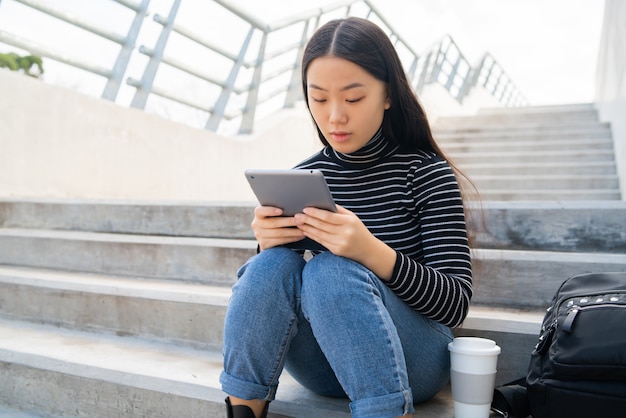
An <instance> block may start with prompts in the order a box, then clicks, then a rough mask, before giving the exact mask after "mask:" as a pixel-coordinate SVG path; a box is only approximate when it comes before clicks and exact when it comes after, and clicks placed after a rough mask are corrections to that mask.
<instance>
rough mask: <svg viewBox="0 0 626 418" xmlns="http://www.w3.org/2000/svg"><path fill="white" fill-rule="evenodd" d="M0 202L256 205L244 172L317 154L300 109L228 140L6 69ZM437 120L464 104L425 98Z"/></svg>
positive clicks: (440, 92)
mask: <svg viewBox="0 0 626 418" xmlns="http://www.w3.org/2000/svg"><path fill="white" fill-rule="evenodd" d="M0 92H1V93H0V197H38V198H88V199H117V200H119V199H132V200H185V201H190V200H191V201H254V200H255V199H254V195H253V194H252V193H251V192H250V190H249V187H248V184H247V183H246V181H245V178H244V176H243V171H244V170H245V169H246V168H289V167H291V166H293V165H295V164H296V163H298V162H299V161H301V160H303V159H304V158H306V157H308V156H309V155H311V154H313V153H314V152H316V151H317V150H319V148H320V146H321V145H320V143H319V141H318V139H317V136H316V134H315V131H314V129H313V125H312V122H311V120H310V117H309V115H308V113H307V111H306V109H305V108H304V106H303V105H301V106H300V107H298V108H296V109H289V110H282V111H280V112H278V113H276V114H274V115H272V116H270V117H268V118H265V119H263V120H261V121H260V122H259V123H258V124H257V125H256V127H255V134H254V135H250V136H241V137H224V136H221V135H217V134H215V133H212V132H209V131H205V130H199V129H194V128H191V127H188V126H186V125H182V124H179V123H176V122H171V121H169V120H166V119H163V118H161V117H159V116H155V115H151V114H147V113H145V112H143V111H139V110H136V109H129V108H126V107H120V106H118V105H115V104H113V103H111V102H109V101H105V100H100V99H96V98H93V97H89V96H85V95H82V94H79V93H76V92H74V91H70V90H67V89H65V88H61V87H57V86H53V85H49V84H45V83H44V82H42V81H40V80H36V79H32V78H29V77H26V76H23V75H21V74H17V73H12V72H9V71H6V70H2V69H0ZM422 97H423V98H424V100H423V102H424V107H425V109H426V110H427V112H428V113H429V117H430V119H431V122H434V120H435V119H436V118H437V116H438V115H440V114H462V113H465V114H467V113H468V112H470V113H471V112H474V111H475V110H476V109H477V108H479V107H480V106H481V105H482V106H495V105H497V103H496V102H495V101H494V100H493V99H492V98H485V97H483V95H482V93H481V92H480V91H477V92H472V94H471V95H470V96H468V97H467V98H466V100H465V103H464V106H459V104H458V103H457V102H455V101H454V100H453V99H451V98H450V96H449V94H448V93H447V92H445V91H444V89H443V88H442V87H440V86H429V87H428V88H427V89H426V90H425V91H424V93H423V94H422Z"/></svg>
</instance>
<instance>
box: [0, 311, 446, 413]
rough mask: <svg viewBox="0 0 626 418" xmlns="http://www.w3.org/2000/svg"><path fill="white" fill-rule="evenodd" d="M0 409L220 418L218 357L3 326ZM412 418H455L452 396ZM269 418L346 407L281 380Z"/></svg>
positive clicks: (136, 341)
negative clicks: (450, 417) (1, 406)
mask: <svg viewBox="0 0 626 418" xmlns="http://www.w3.org/2000/svg"><path fill="white" fill-rule="evenodd" d="M0 335H3V337H4V338H2V339H0V366H1V367H0V404H3V405H5V406H7V407H12V408H19V409H21V410H27V411H36V412H37V413H39V414H41V415H43V416H47V417H84V416H88V417H93V418H99V417H110V416H120V417H121V416H124V417H126V416H128V417H130V416H132V417H137V418H159V417H162V418H165V417H167V418H169V417H205V418H207V417H216V418H217V417H224V416H225V407H224V397H225V394H224V393H223V392H221V390H220V385H219V382H218V378H219V373H220V371H221V367H222V361H221V355H220V354H219V353H217V352H211V351H198V350H192V349H188V348H183V347H177V346H174V345H171V344H157V343H154V342H151V341H144V340H141V339H134V338H122V337H115V336H107V335H101V334H90V333H83V332H76V331H67V330H63V329H58V328H51V327H45V326H39V325H33V324H27V323H19V322H14V321H11V322H8V321H2V320H0ZM416 409H417V413H416V415H417V416H420V417H426V418H429V417H430V418H435V417H437V418H440V417H445V416H452V415H453V411H452V402H451V399H450V393H449V389H448V388H446V389H445V390H443V391H442V392H440V393H439V394H438V395H437V396H436V397H435V398H434V399H432V400H431V401H429V402H427V403H425V404H422V405H418V406H416ZM269 416H270V417H272V418H284V417H298V418H314V417H315V418H325V417H327V418H330V417H337V418H339V417H346V418H347V417H349V416H350V414H349V408H348V401H347V400H344V399H331V398H324V397H320V396H317V395H314V394H312V393H310V392H309V391H307V390H306V389H304V388H302V387H301V386H299V385H298V384H297V383H296V382H295V381H294V380H293V379H292V378H291V377H290V376H289V375H288V373H284V374H283V376H282V377H281V383H280V388H279V390H278V393H277V398H276V400H275V401H274V402H272V404H271V405H270V415H269Z"/></svg>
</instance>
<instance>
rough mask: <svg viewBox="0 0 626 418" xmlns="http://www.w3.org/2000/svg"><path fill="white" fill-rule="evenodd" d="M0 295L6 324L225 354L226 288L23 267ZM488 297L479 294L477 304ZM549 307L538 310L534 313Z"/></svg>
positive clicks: (499, 322) (529, 324) (496, 317)
mask: <svg viewBox="0 0 626 418" xmlns="http://www.w3.org/2000/svg"><path fill="white" fill-rule="evenodd" d="M558 278H559V277H558V276H556V277H555V278H551V280H550V281H551V282H553V283H552V285H553V286H552V287H557V286H558V284H559V283H556V282H555V280H554V279H558ZM0 289H2V293H1V294H0V317H2V318H6V319H11V320H18V321H28V322H31V323H36V324H45V325H50V326H55V327H60V328H64V329H72V330H77V331H89V332H98V333H104V334H107V335H118V336H132V337H142V338H145V339H150V340H154V341H161V342H169V343H175V344H177V345H181V346H188V347H192V348H196V349H208V350H219V349H220V347H221V346H222V343H223V332H222V331H223V325H224V324H223V322H224V317H225V313H226V308H227V306H228V301H229V298H230V294H231V291H230V288H227V287H215V286H208V285H198V284H181V283H172V282H165V281H155V280H150V281H146V280H142V279H133V278H128V277H116V276H105V275H89V274H80V273H71V272H59V271H50V270H42V269H27V268H19V267H0ZM485 289H486V285H483V284H482V283H481V285H480V286H477V287H476V294H477V296H476V298H478V299H481V297H480V294H481V293H484V292H485ZM486 296H487V295H485V297H482V299H486ZM477 306H479V305H477ZM546 306H547V304H546V305H540V306H534V309H535V312H534V313H535V314H536V313H537V312H542V310H543V309H544V308H545V307H546ZM475 309H476V315H475V314H474V310H475ZM485 309H488V310H487V311H485ZM485 312H489V314H490V315H487V314H486V313H485ZM516 312H517V311H516ZM539 323H540V321H539V320H537V318H534V322H533V321H529V320H528V318H518V317H514V316H512V315H507V314H506V311H503V310H502V309H500V308H488V307H485V306H483V307H482V308H479V307H475V306H472V308H471V310H470V313H469V314H468V318H467V320H466V323H465V324H464V327H465V328H466V329H472V330H488V331H498V332H501V333H514V334H518V333H522V334H531V335H536V334H537V332H538V326H539Z"/></svg>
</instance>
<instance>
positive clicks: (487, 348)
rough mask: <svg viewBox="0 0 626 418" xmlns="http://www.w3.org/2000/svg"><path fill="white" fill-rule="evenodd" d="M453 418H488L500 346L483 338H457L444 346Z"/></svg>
mask: <svg viewBox="0 0 626 418" xmlns="http://www.w3.org/2000/svg"><path fill="white" fill-rule="evenodd" d="M448 350H449V351H450V382H451V386H452V400H453V401H454V417H455V418H488V417H489V413H490V410H491V401H492V399H493V389H494V386H495V382H496V371H497V365H498V355H499V354H500V347H498V346H497V345H496V343H495V341H492V340H488V339H486V338H476V337H457V338H455V339H454V340H453V341H452V342H451V343H450V344H448Z"/></svg>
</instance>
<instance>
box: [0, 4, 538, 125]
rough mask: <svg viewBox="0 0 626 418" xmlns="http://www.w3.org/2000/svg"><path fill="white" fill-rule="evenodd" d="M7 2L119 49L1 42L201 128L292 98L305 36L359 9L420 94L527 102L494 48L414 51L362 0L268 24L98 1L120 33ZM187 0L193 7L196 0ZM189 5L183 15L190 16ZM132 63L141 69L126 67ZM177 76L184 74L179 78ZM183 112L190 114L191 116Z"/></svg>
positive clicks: (8, 38) (246, 121)
mask: <svg viewBox="0 0 626 418" xmlns="http://www.w3.org/2000/svg"><path fill="white" fill-rule="evenodd" d="M8 1H11V2H15V3H20V4H22V5H24V6H27V7H29V8H31V9H33V10H36V11H38V12H41V13H44V14H45V15H48V16H49V17H52V18H54V19H57V20H59V21H62V22H65V23H68V24H70V25H73V26H75V27H77V28H80V29H82V30H83V31H86V32H88V33H90V34H93V35H96V36H97V37H100V38H103V39H105V40H107V41H110V42H113V43H114V44H116V45H117V47H118V48H119V51H118V53H117V57H116V59H115V61H114V62H113V63H112V64H110V65H109V66H106V67H104V66H102V65H97V64H94V62H93V60H89V59H84V58H81V56H80V55H79V54H76V53H74V51H59V50H57V49H56V48H55V47H53V46H50V45H46V44H42V43H39V42H40V40H35V39H27V38H26V37H23V36H21V35H19V34H16V33H9V32H7V31H3V30H0V43H4V44H7V45H11V46H14V47H17V48H19V49H22V50H25V51H28V52H29V53H31V54H34V55H39V56H42V57H44V58H49V59H51V60H54V61H57V62H60V63H63V64H67V65H69V66H72V67H75V68H78V69H81V70H84V71H87V72H89V73H92V74H95V75H97V76H100V77H104V78H105V79H106V86H105V87H104V89H103V91H102V93H101V95H100V97H101V98H103V99H106V100H111V101H114V102H117V103H119V104H123V103H120V102H121V98H120V94H119V93H120V89H121V88H123V87H124V86H123V83H124V77H125V76H126V80H125V82H126V86H125V87H126V88H133V89H134V94H133V97H132V100H130V103H127V105H129V106H131V107H134V108H139V109H144V110H147V111H151V112H155V113H161V114H163V113H165V114H163V116H166V117H170V118H172V119H176V118H178V119H179V120H180V121H183V122H185V121H189V119H190V118H191V119H194V120H195V122H196V124H197V122H198V120H203V125H204V126H203V127H204V128H205V129H209V130H212V131H218V130H221V131H229V130H230V131H233V132H239V133H243V134H245V133H250V132H251V131H252V129H253V127H254V122H255V120H257V119H258V118H259V117H262V116H264V115H266V114H269V113H271V112H273V111H276V110H278V109H280V108H283V107H293V106H294V105H295V103H296V102H297V101H298V100H300V99H301V86H300V60H301V56H302V53H303V50H304V47H305V44H306V42H307V40H308V38H309V37H310V36H311V34H312V33H313V32H314V31H315V29H317V28H318V27H319V26H320V25H322V24H323V23H325V22H326V21H328V20H330V19H333V18H337V17H343V16H360V17H365V18H367V19H370V20H373V21H375V22H376V23H378V24H379V25H380V26H381V27H383V29H385V30H386V31H387V33H388V35H389V37H390V39H391V40H392V42H393V43H394V45H395V46H396V49H397V50H398V52H399V55H400V57H401V59H402V60H403V64H404V66H405V69H406V71H407V74H408V76H409V79H410V80H411V83H412V85H413V86H414V88H415V90H416V92H417V93H418V94H420V93H421V92H422V90H423V89H424V87H425V86H426V85H428V84H431V83H439V84H441V85H442V86H443V87H444V88H445V89H446V90H447V91H448V92H449V93H450V94H451V95H452V97H454V98H455V99H456V100H457V101H459V102H463V100H464V98H465V97H466V96H467V94H468V93H469V92H470V90H471V89H472V88H474V87H476V86H481V87H482V88H484V89H486V90H487V91H488V92H489V93H491V94H492V95H493V96H494V97H495V98H496V99H497V100H499V101H500V102H501V103H502V104H503V105H505V106H520V105H525V104H527V103H526V100H525V99H524V98H523V96H522V95H521V93H520V92H519V90H518V89H517V88H516V87H515V85H514V83H513V82H512V80H511V79H510V78H509V77H508V76H507V75H506V73H505V72H504V71H503V70H502V68H501V67H500V66H499V64H498V63H497V62H496V61H495V59H494V58H493V57H491V55H489V54H485V56H484V57H483V58H482V60H481V61H480V64H479V65H478V66H472V65H471V64H470V63H469V62H468V60H467V59H466V58H465V57H464V56H463V54H462V53H461V51H460V50H459V48H458V46H457V45H456V43H455V42H454V40H453V39H452V38H451V37H449V36H445V37H444V38H442V39H441V41H439V42H438V43H437V44H436V45H435V46H434V47H433V48H431V49H430V50H429V51H426V52H425V53H424V54H423V55H418V54H417V53H416V52H415V51H414V50H413V48H412V47H411V45H409V44H408V43H407V42H406V41H405V40H404V39H403V38H402V37H401V36H400V35H399V34H398V33H397V32H396V31H395V30H394V29H393V27H392V25H391V24H390V23H389V22H388V21H387V20H386V19H385V18H384V16H383V15H382V14H381V13H380V12H379V11H378V10H377V9H376V8H375V7H374V5H373V4H372V3H371V2H370V1H368V0H344V1H338V2H337V3H334V4H332V5H328V6H325V7H323V8H318V9H314V10H311V11H308V12H303V13H301V14H298V15H296V16H292V17H290V18H288V19H285V20H281V21H278V22H273V23H271V24H267V23H265V22H262V21H260V20H258V19H257V18H255V17H254V16H252V15H251V14H249V13H247V12H246V11H244V10H241V9H240V8H237V7H235V6H234V5H233V4H231V3H230V2H228V1H227V0H213V1H203V2H202V4H204V6H205V9H206V10H205V13H206V16H205V19H204V26H202V27H201V26H199V25H196V26H197V28H196V27H194V25H193V22H191V20H193V19H187V21H184V20H185V19H184V18H183V17H181V11H182V10H183V8H184V6H186V5H189V4H190V3H189V2H187V3H185V2H183V1H182V0H172V1H171V3H170V6H169V10H166V12H167V14H159V13H151V12H149V11H148V8H149V6H150V0H141V1H131V0H114V2H108V3H103V4H102V6H101V7H112V6H110V4H111V3H117V5H118V6H117V7H119V6H123V7H124V8H126V9H127V11H130V12H131V14H132V15H133V18H132V19H131V20H130V23H128V26H127V28H125V33H119V32H114V31H112V30H110V29H107V28H104V27H103V25H104V22H103V23H97V24H96V23H93V22H88V21H86V20H84V19H82V18H79V17H76V16H74V15H73V14H72V13H71V11H68V10H60V9H58V8H57V7H55V6H53V5H52V4H53V2H51V1H45V0H3V1H2V3H1V5H0V17H1V16H2V7H6V6H5V4H6V3H7V2H8ZM194 5H195V6H198V5H199V2H194ZM188 10H189V9H187V16H189V15H190V14H189V12H188ZM149 19H151V21H152V22H150V20H149ZM206 22H211V23H219V24H221V27H222V28H224V27H227V28H228V29H229V34H225V33H224V31H221V32H220V31H219V30H218V31H215V30H214V31H213V32H214V34H213V37H212V38H211V36H210V34H209V33H208V32H211V31H210V30H209V29H211V28H212V26H211V25H208V26H207V25H206ZM107 23H108V22H107ZM149 24H152V25H153V26H154V25H156V27H158V29H157V30H154V32H155V33H158V37H157V39H156V41H154V43H153V44H152V45H145V44H142V45H140V46H139V47H136V44H137V42H138V40H139V39H140V35H141V33H142V31H144V30H147V26H148V25H149ZM215 26H219V25H215ZM118 27H121V26H120V25H118ZM153 29H154V28H153ZM122 32H123V31H122ZM231 32H232V33H236V34H237V35H240V34H245V36H243V37H242V38H241V39H233V40H230V39H229V38H230V37H233V38H236V36H234V35H231V34H230V33H231ZM184 43H186V46H187V47H189V48H190V50H194V51H197V52H195V53H193V54H191V53H188V55H186V56H185V55H184V54H181V53H180V51H182V50H187V47H185V48H182V47H179V45H183V44H184ZM193 48H195V49H193ZM233 51H234V52H233ZM138 55H139V56H142V57H144V59H147V63H145V66H144V67H143V70H141V69H138V68H139V67H137V68H135V69H131V68H129V67H130V64H131V61H132V60H133V59H134V60H135V61H137V60H138V59H137V56H138ZM199 57H202V58H199ZM133 71H134V73H135V74H137V72H140V73H141V75H140V76H133ZM127 74H128V75H127ZM183 79H184V80H186V81H184V82H183V81H178V80H183ZM185 83H186V84H185ZM171 104H175V105H176V106H178V107H177V112H178V113H177V115H173V113H174V112H173V111H171V110H166V111H165V112H163V109H166V108H168V106H169V105H171ZM159 110H161V111H159ZM190 112H194V115H193V116H190V115H191V114H190Z"/></svg>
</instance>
